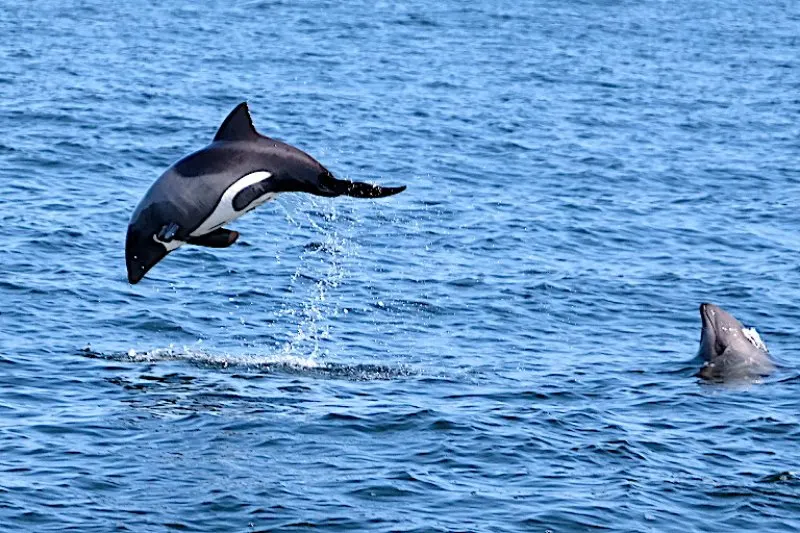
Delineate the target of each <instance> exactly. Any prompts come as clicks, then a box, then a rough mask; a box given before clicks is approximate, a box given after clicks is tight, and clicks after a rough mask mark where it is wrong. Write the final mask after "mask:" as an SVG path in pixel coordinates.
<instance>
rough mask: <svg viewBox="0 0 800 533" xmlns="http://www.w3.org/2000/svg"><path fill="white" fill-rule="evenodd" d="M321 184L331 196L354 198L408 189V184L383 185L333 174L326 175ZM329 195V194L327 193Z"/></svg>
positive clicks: (378, 195)
mask: <svg viewBox="0 0 800 533" xmlns="http://www.w3.org/2000/svg"><path fill="white" fill-rule="evenodd" d="M320 184H321V185H322V187H323V188H324V189H325V192H326V193H329V194H330V195H331V196H342V195H344V196H352V197H353V198H386V197H387V196H394V195H395V194H398V193H401V192H403V191H404V190H406V186H405V185H402V186H400V187H381V186H380V185H373V184H371V183H363V182H360V181H347V180H340V179H337V178H334V177H333V176H332V175H330V174H329V175H327V176H324V177H323V178H322V179H321V180H320ZM326 196H327V194H326Z"/></svg>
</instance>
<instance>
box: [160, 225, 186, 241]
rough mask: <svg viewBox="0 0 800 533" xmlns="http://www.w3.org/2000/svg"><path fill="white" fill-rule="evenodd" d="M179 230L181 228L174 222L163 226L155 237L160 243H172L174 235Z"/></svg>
mask: <svg viewBox="0 0 800 533" xmlns="http://www.w3.org/2000/svg"><path fill="white" fill-rule="evenodd" d="M179 229H181V227H180V226H179V225H177V224H176V223H174V222H170V223H169V224H164V227H162V228H161V230H160V231H159V232H158V233H157V234H156V237H157V238H158V240H159V241H161V242H172V239H174V238H175V234H176V233H178V230H179Z"/></svg>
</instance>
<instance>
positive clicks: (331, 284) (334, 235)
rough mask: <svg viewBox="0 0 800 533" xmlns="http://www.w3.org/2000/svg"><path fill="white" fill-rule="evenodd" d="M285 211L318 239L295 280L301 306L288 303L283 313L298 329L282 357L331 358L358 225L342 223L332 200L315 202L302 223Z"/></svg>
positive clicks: (290, 219) (302, 260)
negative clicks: (335, 320)
mask: <svg viewBox="0 0 800 533" xmlns="http://www.w3.org/2000/svg"><path fill="white" fill-rule="evenodd" d="M282 208H283V209H284V212H285V215H286V220H287V221H288V222H289V223H291V224H293V225H295V226H298V227H301V226H306V227H311V228H312V229H313V230H314V232H315V233H316V235H317V236H318V239H317V240H315V241H314V242H311V243H309V244H307V245H306V246H304V247H303V250H302V252H301V253H300V256H299V259H300V261H299V266H298V267H297V269H296V270H295V272H294V274H293V275H292V278H291V287H292V292H293V293H295V294H297V295H298V296H299V301H300V303H299V304H287V305H285V306H284V308H283V309H281V310H280V312H279V314H280V315H282V316H285V317H290V318H291V319H292V320H293V321H295V322H296V330H295V331H294V332H293V333H292V334H290V335H289V338H288V339H287V340H286V341H285V342H284V343H283V345H282V348H281V354H282V355H283V356H300V357H303V358H309V359H311V360H316V359H318V358H323V357H325V356H326V355H328V353H327V350H325V349H324V344H325V341H327V340H328V339H330V338H331V318H333V317H336V316H338V315H339V314H340V312H341V309H340V305H339V300H338V298H337V297H336V296H335V289H336V288H337V287H339V285H340V284H341V283H342V281H343V280H344V279H345V277H346V276H347V273H348V272H347V269H346V266H345V264H346V261H347V259H348V258H349V257H352V256H353V255H354V254H355V252H354V251H353V246H354V245H353V241H352V239H351V238H350V235H351V233H352V231H353V228H354V222H353V219H352V218H350V223H349V224H341V220H340V219H341V218H342V217H340V216H339V213H338V212H337V210H336V209H337V208H336V205H335V204H334V203H333V202H330V201H328V202H325V201H317V200H312V209H311V210H306V211H305V212H304V213H303V216H304V217H305V221H304V222H303V223H302V224H300V223H298V222H297V221H296V220H295V219H294V217H293V216H292V215H291V213H289V211H288V210H287V209H286V207H285V206H282ZM295 301H297V300H295Z"/></svg>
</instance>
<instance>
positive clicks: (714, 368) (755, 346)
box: [697, 303, 775, 381]
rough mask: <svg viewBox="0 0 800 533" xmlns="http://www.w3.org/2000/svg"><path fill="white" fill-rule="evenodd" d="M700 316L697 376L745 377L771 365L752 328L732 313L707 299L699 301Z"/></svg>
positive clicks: (764, 372)
mask: <svg viewBox="0 0 800 533" xmlns="http://www.w3.org/2000/svg"><path fill="white" fill-rule="evenodd" d="M700 319H701V320H702V321H703V329H702V333H701V334H700V350H699V352H698V355H699V356H700V357H702V358H703V361H705V363H704V364H703V368H701V369H700V371H699V372H698V373H697V375H698V376H700V377H701V378H704V379H710V380H717V381H718V380H722V381H724V380H731V379H747V378H755V377H758V376H764V375H767V374H769V373H770V372H772V371H773V370H774V369H775V365H774V364H773V363H772V360H771V359H770V356H769V352H768V350H767V347H766V345H765V344H764V342H763V341H762V340H761V337H760V336H759V334H758V332H757V331H756V330H755V328H745V327H744V326H743V325H742V323H741V322H739V321H738V320H736V318H735V317H734V316H733V315H731V314H730V313H728V312H727V311H725V310H724V309H722V308H721V307H719V306H716V305H714V304H709V303H704V304H701V305H700Z"/></svg>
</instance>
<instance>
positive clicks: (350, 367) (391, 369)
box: [80, 346, 419, 381]
mask: <svg viewBox="0 0 800 533" xmlns="http://www.w3.org/2000/svg"><path fill="white" fill-rule="evenodd" d="M80 355H82V356H84V357H88V358H91V359H103V360H106V361H115V362H119V363H158V362H160V361H186V362H188V363H190V364H193V365H195V366H200V367H205V368H216V369H220V370H226V369H231V370H236V371H239V372H242V371H244V372H250V373H284V374H295V375H297V374H300V375H308V376H318V377H323V378H331V379H346V380H350V381H380V380H391V379H396V378H402V377H408V376H414V375H418V374H419V372H417V371H415V370H414V369H412V368H411V367H409V366H407V365H383V364H375V363H353V364H348V363H335V362H328V361H320V360H319V359H317V358H316V357H303V356H298V355H291V354H286V353H276V354H269V355H232V354H211V353H207V352H204V351H200V350H195V349H192V348H189V347H183V348H175V347H173V346H170V347H167V348H156V349H153V350H147V351H137V350H134V349H130V350H128V351H127V352H117V353H102V352H98V351H96V350H93V349H92V348H91V346H86V347H85V348H83V349H81V350H80Z"/></svg>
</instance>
